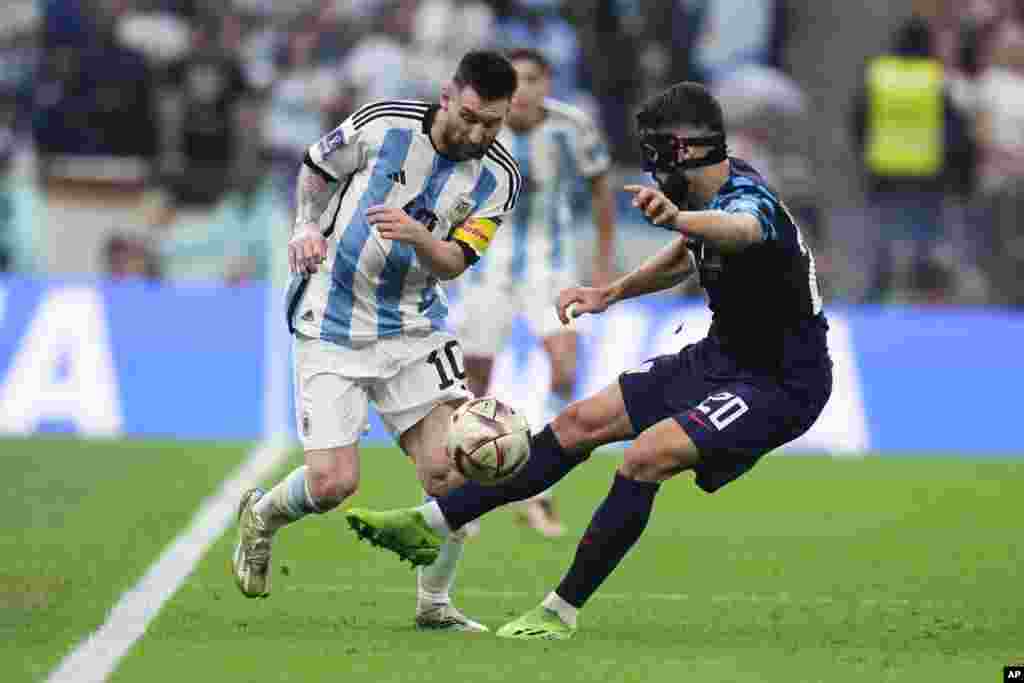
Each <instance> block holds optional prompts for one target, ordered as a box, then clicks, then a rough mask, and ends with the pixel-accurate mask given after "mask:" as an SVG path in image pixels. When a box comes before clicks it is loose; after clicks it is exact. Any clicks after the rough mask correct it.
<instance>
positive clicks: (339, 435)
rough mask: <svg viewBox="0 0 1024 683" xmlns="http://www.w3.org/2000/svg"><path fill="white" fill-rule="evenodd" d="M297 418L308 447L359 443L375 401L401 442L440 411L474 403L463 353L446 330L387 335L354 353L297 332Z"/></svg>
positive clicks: (294, 356) (294, 362) (294, 359)
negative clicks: (465, 401) (445, 406)
mask: <svg viewBox="0 0 1024 683" xmlns="http://www.w3.org/2000/svg"><path fill="white" fill-rule="evenodd" d="M292 365H293V369H294V380H295V418H296V423H297V426H298V433H299V439H300V440H301V442H302V446H303V448H304V449H305V450H307V451H308V450H323V449H327V448H336V447H339V446H348V445H350V444H353V443H356V442H357V441H358V440H359V438H360V437H361V436H362V434H363V430H364V428H365V427H366V425H367V424H368V419H369V406H370V403H371V402H372V403H373V405H374V407H375V408H376V409H377V412H378V413H379V414H380V416H381V420H382V421H383V422H384V426H385V427H386V428H387V429H388V431H389V432H391V434H392V436H394V437H396V438H397V437H398V436H400V435H401V434H402V433H404V432H405V431H407V430H408V429H410V428H411V427H413V426H414V425H415V424H416V423H418V422H419V421H420V420H422V419H423V418H424V417H426V416H427V414H429V413H430V411H431V410H433V409H434V408H435V407H436V406H438V405H440V404H442V403H446V402H448V401H458V400H462V399H468V398H472V394H470V393H469V390H468V389H467V388H466V384H465V376H466V374H465V366H464V365H463V363H462V349H461V347H460V346H459V343H458V341H457V340H456V339H455V337H454V336H452V335H451V334H449V333H447V332H431V333H429V334H426V335H422V336H416V335H404V336H399V337H389V338H385V339H382V340H380V341H377V342H374V343H371V344H368V345H366V346H364V347H362V348H348V347H344V346H339V345H338V344H334V343H332V342H326V341H322V340H320V339H315V338H311V337H306V336H304V335H301V334H296V335H295V337H294V340H293V344H292Z"/></svg>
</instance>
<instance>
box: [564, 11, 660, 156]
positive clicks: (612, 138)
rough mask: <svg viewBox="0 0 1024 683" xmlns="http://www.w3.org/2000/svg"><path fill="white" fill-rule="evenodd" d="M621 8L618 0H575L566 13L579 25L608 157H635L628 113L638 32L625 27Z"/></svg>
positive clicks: (636, 87)
mask: <svg viewBox="0 0 1024 683" xmlns="http://www.w3.org/2000/svg"><path fill="white" fill-rule="evenodd" d="M622 9H623V7H622V5H620V1H619V0H578V2H575V3H573V4H572V17H573V19H574V21H575V22H576V24H577V26H578V28H579V42H580V46H581V49H582V61H583V64H584V65H585V67H584V69H583V70H584V71H585V74H584V75H585V82H586V83H587V84H588V86H589V88H590V89H591V90H592V91H593V93H594V97H595V98H596V99H597V102H598V108H599V111H600V117H599V119H600V123H601V125H602V127H603V128H604V130H605V132H606V134H607V136H608V144H609V147H610V148H611V153H612V158H613V159H614V160H615V161H617V162H620V163H621V162H637V163H638V162H639V148H638V146H637V145H636V144H635V136H634V133H635V130H634V127H635V126H634V122H633V113H634V107H635V105H636V103H637V101H638V95H639V93H640V92H641V88H642V87H643V84H642V83H640V82H639V81H640V79H638V77H637V74H638V73H639V72H640V51H639V49H638V48H639V44H640V43H639V40H640V37H639V36H638V35H636V34H634V33H631V32H630V31H629V30H627V27H631V26H633V24H632V23H631V22H630V21H628V20H627V17H628V15H626V14H624V13H623V11H622Z"/></svg>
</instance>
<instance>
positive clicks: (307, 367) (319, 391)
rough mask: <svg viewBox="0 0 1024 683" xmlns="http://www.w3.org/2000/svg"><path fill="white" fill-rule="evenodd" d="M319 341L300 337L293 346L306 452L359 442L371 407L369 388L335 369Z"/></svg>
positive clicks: (299, 421)
mask: <svg viewBox="0 0 1024 683" xmlns="http://www.w3.org/2000/svg"><path fill="white" fill-rule="evenodd" d="M315 341H316V340H308V339H300V338H296V340H295V343H294V346H293V370H294V384H295V420H296V426H297V430H298V434H299V440H300V441H301V442H302V447H303V449H304V450H306V451H311V450H318V451H319V450H330V449H334V448H338V447H341V446H349V445H351V444H354V443H356V442H357V441H358V440H359V437H360V436H362V433H363V428H364V427H365V426H366V424H367V416H368V407H369V398H368V396H367V391H366V388H365V386H364V385H363V384H362V383H361V382H360V381H359V380H354V379H352V378H349V377H345V376H342V375H341V374H339V373H338V372H337V371H336V370H334V369H332V367H331V363H330V362H329V359H327V358H325V357H324V356H323V349H322V347H321V346H320V345H318V344H315V343H313V342H315Z"/></svg>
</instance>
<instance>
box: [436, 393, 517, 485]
mask: <svg viewBox="0 0 1024 683" xmlns="http://www.w3.org/2000/svg"><path fill="white" fill-rule="evenodd" d="M529 458H530V425H529V424H528V423H527V422H526V418H525V417H523V416H522V415H520V414H519V413H517V412H516V411H515V410H513V409H512V408H511V407H509V406H508V405H506V404H504V403H502V402H501V401H499V400H498V399H496V398H494V397H492V396H485V397H483V398H474V399H472V400H470V401H466V402H465V403H463V404H462V405H461V406H459V407H458V409H457V410H456V411H455V412H454V413H452V420H451V425H450V426H449V428H448V459H449V460H450V461H451V463H452V466H453V467H454V468H455V469H456V470H457V471H458V472H459V473H460V474H461V475H462V476H464V477H466V479H471V480H473V481H475V482H477V483H480V484H484V485H488V486H491V485H494V484H498V483H500V482H502V481H504V480H505V479H508V478H509V477H512V476H514V475H515V474H517V473H518V472H519V471H520V470H521V469H523V465H525V464H526V461H527V460H528V459H529Z"/></svg>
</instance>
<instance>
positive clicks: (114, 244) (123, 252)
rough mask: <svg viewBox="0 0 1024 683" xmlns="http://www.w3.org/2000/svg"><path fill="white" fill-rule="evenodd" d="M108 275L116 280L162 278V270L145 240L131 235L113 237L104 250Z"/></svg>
mask: <svg viewBox="0 0 1024 683" xmlns="http://www.w3.org/2000/svg"><path fill="white" fill-rule="evenodd" d="M104 259H105V262H106V268H107V275H108V276H110V277H111V278H112V279H114V280H124V279H130V278H146V279H149V280H155V279H158V278H159V277H160V268H159V266H158V263H157V260H156V256H155V254H154V253H153V251H152V249H151V248H150V247H149V245H148V244H146V242H144V241H143V240H141V239H139V238H137V237H132V236H129V235H122V234H115V235H113V236H111V237H110V238H109V239H108V240H107V243H106V246H105V248H104Z"/></svg>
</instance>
